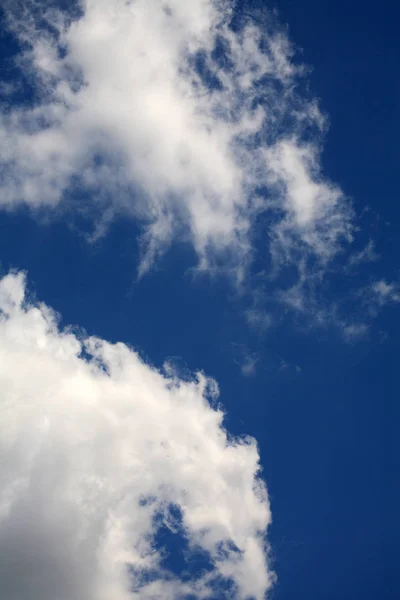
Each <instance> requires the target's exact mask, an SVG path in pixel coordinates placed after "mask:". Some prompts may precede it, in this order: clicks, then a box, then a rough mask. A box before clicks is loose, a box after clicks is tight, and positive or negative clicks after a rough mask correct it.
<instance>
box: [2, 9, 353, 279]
mask: <svg viewBox="0 0 400 600" xmlns="http://www.w3.org/2000/svg"><path fill="white" fill-rule="evenodd" d="M5 4H6V5H8V6H9V9H8V10H7V11H6V13H7V19H8V24H9V27H10V29H11V30H12V31H13V32H14V35H15V36H16V37H17V38H18V39H19V41H20V44H21V48H22V52H23V59H22V58H21V57H20V64H22V65H23V70H24V73H25V75H26V77H27V78H28V79H29V81H30V84H31V85H33V86H34V90H35V94H36V95H35V98H36V100H35V101H34V102H33V104H32V105H30V106H26V105H21V106H19V107H15V106H14V108H12V109H10V110H8V111H6V112H5V114H3V116H2V117H1V121H0V148H1V150H0V160H1V162H2V163H3V172H4V174H5V177H4V178H2V184H1V194H0V203H1V205H2V206H3V207H4V208H6V207H7V208H10V207H11V208H12V207H14V206H15V205H17V204H19V203H26V204H28V205H29V206H30V207H33V208H39V207H40V208H43V207H47V208H50V209H52V210H54V208H55V207H56V206H59V205H60V204H61V205H62V206H65V205H67V206H73V207H74V208H77V207H78V208H80V209H82V205H83V206H84V207H87V206H86V205H88V204H89V205H90V209H91V210H93V209H94V207H96V210H98V211H99V212H100V213H101V212H102V211H104V210H105V208H106V207H107V210H108V212H107V219H109V218H110V215H112V214H113V213H114V212H119V213H120V212H123V213H124V214H128V215H131V216H132V217H133V218H135V219H137V220H138V221H139V222H140V223H142V226H143V236H142V246H143V258H142V262H141V266H140V272H141V273H143V272H145V271H146V270H147V269H148V268H149V267H150V265H151V264H152V262H153V260H154V259H155V257H156V256H157V255H158V254H159V253H161V252H163V251H164V249H165V248H166V247H167V246H168V245H169V244H170V243H171V242H172V241H173V240H174V239H176V238H179V239H181V240H184V241H186V242H189V243H190V244H191V245H192V246H193V248H194V249H195V251H196V253H197V256H198V262H199V267H200V268H204V269H206V268H208V269H211V268H216V267H221V266H223V267H224V268H228V269H229V268H230V269H232V270H233V272H234V273H235V274H236V275H237V276H238V277H241V276H243V273H244V272H245V271H246V268H247V265H248V263H249V261H250V260H251V249H252V231H253V229H252V228H253V227H254V222H255V220H256V218H257V216H258V215H259V213H260V212H262V211H266V212H267V213H268V214H269V215H270V220H269V226H268V228H267V231H266V232H265V237H266V238H267V239H266V244H267V245H269V246H270V249H271V252H272V254H273V256H274V258H275V260H276V262H277V263H279V262H282V260H284V261H285V262H287V261H288V260H289V261H293V260H297V253H298V252H299V251H301V252H302V253H306V254H311V255H312V256H313V257H314V258H315V257H316V258H317V260H318V261H322V262H326V261H327V260H329V259H330V258H331V257H332V256H333V255H335V253H336V252H337V251H338V249H340V246H341V243H342V241H346V240H349V239H350V238H351V231H352V225H351V210H350V208H349V205H348V203H347V201H346V199H345V198H344V197H343V194H342V192H341V191H340V189H339V188H338V187H336V186H334V185H333V184H331V183H330V182H329V181H327V180H326V179H324V177H323V175H322V173H321V167H320V162H319V152H320V148H319V142H320V138H321V132H322V131H323V129H324V127H325V124H324V119H323V117H322V115H321V113H320V111H319V109H318V106H317V103H316V102H315V101H314V100H308V99H306V98H305V99H302V98H301V96H300V94H299V93H297V91H296V86H297V84H298V81H299V78H300V77H301V75H302V68H301V67H299V66H296V65H295V64H294V62H293V49H292V47H291V45H290V43H289V41H288V39H287V38H286V36H285V35H284V33H283V32H282V31H281V30H279V28H278V27H277V26H276V24H275V23H273V21H272V19H271V18H270V17H269V16H268V15H264V17H263V18H262V24H261V26H259V25H257V24H256V23H255V21H254V20H252V19H251V18H250V17H240V15H238V14H237V13H234V11H233V4H231V3H230V2H227V1H226V2H225V1H217V0H214V1H213V0H192V1H191V2H186V1H184V0H154V1H152V2H149V1H148V0H135V1H130V2H126V1H123V0H82V2H81V3H80V4H79V7H78V8H77V9H76V10H75V11H74V14H72V13H71V14H67V13H65V12H64V13H63V12H61V11H60V10H56V9H55V8H54V7H51V5H50V4H47V5H46V4H45V5H43V3H40V6H38V4H37V3H36V2H34V1H33V0H30V1H29V2H24V3H23V5H22V7H21V4H20V3H19V2H13V3H12V4H11V2H10V3H7V2H6V3H5ZM46 6H47V8H46ZM39 13H40V17H39ZM10 97H11V96H10ZM85 198H90V202H89V201H88V200H85ZM87 208H89V207H87ZM100 222H101V225H100V229H99V231H102V226H103V225H104V221H101V219H100ZM95 235H96V231H95Z"/></svg>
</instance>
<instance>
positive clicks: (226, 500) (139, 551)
mask: <svg viewBox="0 0 400 600" xmlns="http://www.w3.org/2000/svg"><path fill="white" fill-rule="evenodd" d="M216 394H217V387H216V384H215V382H213V381H212V380H209V379H207V378H206V377H205V376H204V375H202V374H198V375H197V377H196V378H195V379H193V380H191V381H189V380H185V381H182V380H180V379H178V378H177V376H175V375H174V371H173V370H172V371H171V368H170V367H168V366H167V367H166V370H165V372H162V371H158V370H156V369H155V368H153V367H151V366H149V365H148V364H145V363H144V362H143V361H142V360H141V359H140V357H139V356H138V354H137V353H136V352H134V351H133V350H131V349H130V348H128V347H127V346H125V345H124V344H121V343H119V344H110V343H108V342H106V341H104V340H101V339H97V338H91V337H89V338H88V337H85V336H84V335H83V334H82V336H79V337H77V335H76V334H74V333H72V331H71V330H68V329H64V330H60V329H59V327H58V324H57V317H56V315H55V314H54V312H53V311H52V310H51V309H50V308H48V307H47V306H45V305H44V304H32V303H29V302H28V301H27V299H26V296H25V281H24V276H23V275H22V274H21V273H18V274H9V275H7V276H6V277H4V278H3V279H2V280H0V448H1V457H2V459H1V465H0V480H1V486H0V556H1V560H0V578H1V585H2V594H3V595H4V597H7V598H29V599H30V600H54V598H55V597H57V598H59V599H60V600H70V599H71V598H85V599H86V600H103V599H106V598H113V599H115V600H127V599H128V598H130V599H134V598H141V599H143V598H159V599H160V600H163V599H165V600H171V599H172V598H178V597H183V596H185V597H186V596H189V595H193V596H194V597H196V598H206V597H207V598H209V597H211V596H212V595H213V589H214V587H213V586H214V585H215V584H216V581H219V582H220V583H219V585H221V581H230V583H231V588H230V590H231V592H230V594H231V596H230V597H235V598H238V599H243V600H244V599H245V598H249V597H252V598H256V599H257V600H262V599H264V595H265V591H266V590H267V589H268V588H269V586H270V585H271V581H272V575H271V572H270V571H269V569H268V565H267V557H266V545H265V538H264V536H265V530H266V527H267V525H268V524H269V522H270V512H269V504H268V498H267V493H266V489H265V486H264V484H263V482H262V481H261V480H260V479H259V456H258V451H257V447H256V444H255V441H254V440H253V439H250V438H246V439H232V438H231V437H228V435H227V433H226V431H225V430H224V428H223V413H222V412H221V411H220V409H217V408H215V407H213V406H214V405H215V396H216ZM171 507H172V508H171ZM177 511H179V514H180V515H181V517H180V519H178V520H177V517H176V516H175V517H173V515H174V514H175V515H176V513H177ZM171 515H172V516H171ZM162 523H166V524H167V526H169V527H170V528H172V529H174V530H176V531H181V533H182V535H183V536H184V537H185V538H186V540H187V543H188V546H189V550H194V551H196V549H197V550H198V549H199V548H201V549H202V551H203V552H204V553H205V555H206V556H208V558H209V562H210V568H209V569H208V570H207V571H206V572H205V573H203V574H201V575H199V577H198V578H197V579H196V580H191V579H189V578H187V577H186V578H183V579H180V578H179V577H178V576H174V575H173V574H172V573H170V572H168V571H167V570H166V569H165V568H164V567H163V562H162V559H163V550H162V548H160V546H159V545H158V544H157V543H156V536H157V531H158V529H159V527H160V525H162Z"/></svg>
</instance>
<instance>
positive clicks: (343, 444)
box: [0, 0, 400, 600]
mask: <svg viewBox="0 0 400 600" xmlns="http://www.w3.org/2000/svg"><path fill="white" fill-rule="evenodd" d="M258 4H259V3H258ZM274 6H276V8H277V9H278V12H279V15H280V19H281V21H282V22H284V23H288V25H289V32H290V37H291V39H292V41H293V42H294V43H295V44H296V46H297V47H298V48H300V49H302V53H301V58H302V60H304V61H305V62H306V63H307V64H308V65H310V66H311V67H312V69H313V70H312V72H311V74H310V76H309V84H310V88H311V90H312V92H313V93H314V94H316V95H317V96H318V97H319V98H320V99H321V106H322V108H323V110H324V111H325V112H327V113H328V115H329V118H330V124H331V127H330V131H329V132H328V135H327V139H326V144H325V151H324V154H323V163H324V168H325V173H326V174H327V175H328V176H329V177H331V178H332V179H333V180H334V181H336V182H337V183H339V184H340V186H341V187H342V188H343V189H344V191H345V192H346V194H348V195H349V196H350V197H351V198H352V199H353V201H354V204H355V206H356V209H357V210H358V211H359V213H361V211H362V210H363V208H364V207H365V206H366V205H368V206H369V207H370V209H371V210H370V212H369V213H367V214H364V215H363V216H360V221H359V224H360V226H362V228H363V229H362V232H361V233H360V236H361V239H362V240H365V241H367V240H368V239H369V238H370V237H373V238H374V239H375V240H376V243H377V250H378V252H379V253H380V254H381V256H382V258H381V260H380V261H379V262H378V263H377V264H373V265H369V266H368V267H367V269H368V270H369V271H368V274H364V275H363V276H360V277H366V278H367V277H368V276H370V275H371V273H372V274H374V273H375V274H377V273H379V275H380V277H387V278H389V279H393V278H396V277H397V274H398V256H399V241H398V240H399V238H398V235H397V232H398V227H399V225H398V224H399V222H400V221H399V207H398V203H397V196H398V185H397V169H396V167H397V164H395V158H396V159H397V155H398V151H397V145H398V139H399V134H400V131H399V119H398V115H397V112H396V104H398V101H399V73H398V59H399V48H400V41H399V36H398V25H397V23H398V17H399V12H400V9H399V8H398V7H397V6H396V5H395V3H394V2H392V3H381V4H379V5H377V4H376V3H371V2H370V3H368V2H366V3H365V2H360V1H356V0H347V1H346V2H344V1H343V0H338V1H337V2H335V3H327V2H325V3H324V2H317V1H316V0H303V2H301V3H300V2H296V1H294V0H281V1H279V2H275V4H274ZM249 7H250V8H251V3H249ZM0 231H1V236H0V260H1V264H2V268H3V270H4V271H6V270H8V268H9V267H10V266H12V267H16V268H22V269H26V270H27V271H28V274H29V282H30V286H31V290H33V291H35V292H36V294H37V296H38V298H40V299H41V300H44V301H45V302H46V303H47V304H49V305H50V306H52V307H54V308H55V309H56V310H58V311H59V312H60V313H61V314H62V317H63V322H65V323H68V324H70V323H72V324H79V325H81V326H83V327H84V328H85V329H86V330H87V331H88V333H90V334H92V333H95V334H97V335H100V336H102V337H104V338H106V339H110V340H122V341H125V342H127V343H130V344H132V345H133V346H134V347H136V348H138V349H140V351H141V352H142V353H143V354H144V355H145V356H147V357H148V358H149V360H150V361H151V362H153V363H154V364H156V365H157V366H159V365H161V364H162V362H163V361H164V359H165V358H167V357H179V359H177V360H179V361H180V364H181V365H182V366H183V367H187V368H189V369H190V370H194V369H197V368H201V369H203V370H204V371H205V372H207V373H208V374H210V375H213V376H215V377H216V379H217V380H218V382H219V384H220V388H221V400H222V402H223V404H224V405H225V407H226V409H227V412H228V417H227V426H228V429H229V430H231V431H232V432H234V433H243V432H244V433H250V434H251V435H254V436H255V437H256V438H257V440H258V442H259V447H260V453H261V460H262V464H263V468H264V474H265V477H266V480H267V483H268V489H269V493H270V498H271V506H272V513H273V520H274V522H273V525H272V528H271V532H270V536H269V540H270V542H271V545H272V556H273V561H274V567H275V570H276V572H277V575H278V583H277V585H276V587H275V588H274V590H273V592H272V597H273V598H275V599H276V600H291V599H293V598H296V599H298V600H299V599H304V600H305V599H307V600H321V598H324V599H325V598H326V599H332V600H334V599H335V600H336V599H337V598H340V599H341V600H356V599H358V598H360V599H362V600H369V599H371V600H372V599H375V598H382V599H385V600H391V599H393V600H394V599H397V598H399V596H400V581H399V576H398V565H397V562H398V548H397V540H398V536H399V533H400V529H399V517H398V507H399V501H400V486H399V477H398V473H399V466H400V465H399V462H400V439H399V436H398V423H399V418H400V409H399V402H398V399H399V382H398V381H399V380H398V368H397V362H398V355H399V339H400V314H399V311H398V308H396V306H394V307H392V308H387V309H385V311H384V312H382V313H381V314H380V315H379V316H378V317H377V318H376V319H375V321H374V324H373V333H372V334H371V336H370V337H369V338H368V339H365V340H363V341H360V342H358V343H357V344H346V343H345V342H344V341H343V340H342V339H340V337H339V336H338V335H337V333H335V331H315V330H311V331H309V332H308V333H301V332H299V331H297V330H296V329H294V328H293V327H285V326H282V327H280V328H277V329H272V330H271V331H270V332H268V334H267V335H265V336H264V337H260V336H258V335H256V334H255V333H252V332H251V331H250V330H249V329H248V327H247V326H246V324H245V322H244V319H243V318H242V316H241V311H242V310H243V308H244V305H243V304H242V302H244V301H242V300H237V299H235V298H234V297H233V294H232V291H231V289H230V288H229V287H228V284H227V283H224V282H219V283H218V282H215V281H214V282H210V281H208V280H206V279H193V278H192V277H191V275H190V274H189V273H188V272H187V268H188V267H189V266H190V264H191V263H192V257H191V256H189V255H188V254H187V253H186V252H185V251H184V250H183V249H182V248H174V249H172V250H171V251H170V252H169V253H168V254H167V256H166V257H165V258H164V259H163V260H162V261H161V262H160V264H159V265H158V267H157V268H156V269H155V270H154V271H153V272H151V273H150V274H149V275H147V276H146V277H145V278H144V279H143V280H142V281H140V282H139V283H136V275H135V269H136V264H137V245H136V233H137V232H136V231H135V229H134V226H133V225H132V223H128V222H126V221H123V222H117V223H115V224H114V225H113V226H112V227H111V230H110V232H109V233H108V235H107V236H106V237H105V238H104V239H102V240H101V241H100V242H98V243H97V244H95V245H94V246H88V244H87V243H86V241H85V240H84V239H83V238H82V237H80V236H79V235H78V234H77V232H76V231H74V230H73V229H71V228H70V227H69V226H67V225H66V224H64V223H62V222H59V223H58V224H55V223H52V224H51V226H50V225H46V224H39V223H38V222H37V221H36V220H34V219H32V218H31V217H30V216H29V215H27V214H22V213H18V214H4V213H2V214H0ZM357 277H358V276H357ZM363 281H364V280H362V281H361V280H360V284H361V283H362V282H363ZM353 283H355V284H357V282H353ZM379 332H383V333H384V334H385V335H384V336H382V335H379ZM246 350H247V351H250V352H257V353H258V355H259V357H260V359H259V363H258V365H257V371H256V374H255V375H254V376H253V377H248V378H246V377H244V376H243V375H242V374H241V372H240V368H239V367H238V364H237V362H239V361H240V360H241V359H242V357H243V353H244V352H245V351H246ZM282 361H285V362H286V363H287V364H288V365H289V366H288V367H287V368H285V369H282V368H281V362H282ZM296 366H298V367H300V369H301V371H300V372H297V371H296V369H295V367H296Z"/></svg>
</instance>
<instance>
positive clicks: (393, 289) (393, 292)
mask: <svg viewBox="0 0 400 600" xmlns="http://www.w3.org/2000/svg"><path fill="white" fill-rule="evenodd" d="M359 295H361V297H362V298H363V302H364V304H365V305H367V306H368V308H369V311H370V312H371V314H372V315H376V314H377V312H378V311H379V310H380V309H382V308H383V307H385V306H387V305H388V304H397V303H398V302H400V285H399V284H398V283H396V282H391V283H389V282H387V281H385V280H384V279H379V280H377V281H374V282H373V283H372V284H371V285H369V286H367V287H365V288H363V289H362V290H361V291H360V293H359Z"/></svg>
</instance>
